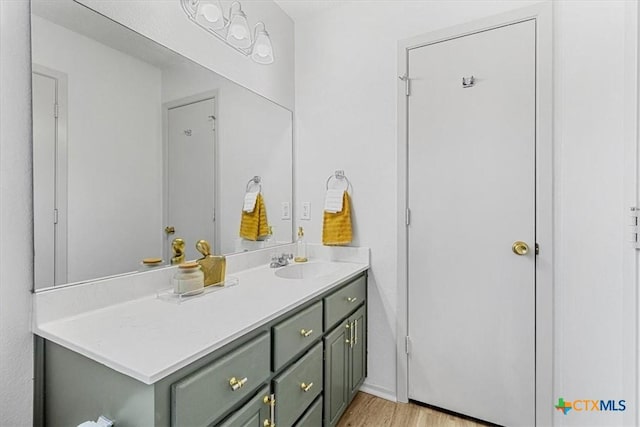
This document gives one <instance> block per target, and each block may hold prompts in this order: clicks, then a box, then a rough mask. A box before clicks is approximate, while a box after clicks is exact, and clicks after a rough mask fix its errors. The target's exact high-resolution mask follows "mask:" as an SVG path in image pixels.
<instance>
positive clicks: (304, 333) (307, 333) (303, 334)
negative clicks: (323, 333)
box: [300, 329, 313, 337]
mask: <svg viewBox="0 0 640 427" xmlns="http://www.w3.org/2000/svg"><path fill="white" fill-rule="evenodd" d="M312 333H313V329H309V330H308V331H307V330H306V329H300V335H302V336H303V337H308V336H309V335H311V334H312Z"/></svg>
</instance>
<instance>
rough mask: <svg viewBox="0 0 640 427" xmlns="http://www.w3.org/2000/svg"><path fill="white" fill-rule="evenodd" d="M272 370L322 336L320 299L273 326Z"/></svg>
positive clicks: (275, 369)
mask: <svg viewBox="0 0 640 427" xmlns="http://www.w3.org/2000/svg"><path fill="white" fill-rule="evenodd" d="M271 333H272V336H273V371H274V372H276V371H277V370H278V369H280V368H281V367H282V366H284V365H285V364H286V363H287V362H288V361H289V360H291V358H292V357H293V356H295V355H296V354H298V353H300V352H301V351H302V350H304V349H305V348H308V347H309V346H310V345H311V344H312V343H313V341H314V340H315V339H316V338H317V337H320V336H322V301H318V302H317V303H315V304H314V305H312V306H311V307H309V308H307V309H305V310H302V311H301V312H300V313H298V314H296V315H294V316H292V317H290V318H289V319H287V320H285V321H283V322H280V323H278V324H277V325H276V326H274V327H273V329H272V331H271Z"/></svg>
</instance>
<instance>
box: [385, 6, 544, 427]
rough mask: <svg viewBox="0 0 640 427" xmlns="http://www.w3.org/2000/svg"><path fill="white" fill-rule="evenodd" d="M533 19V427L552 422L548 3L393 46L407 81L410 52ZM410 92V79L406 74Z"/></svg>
mask: <svg viewBox="0 0 640 427" xmlns="http://www.w3.org/2000/svg"><path fill="white" fill-rule="evenodd" d="M531 19H534V20H535V22H536V109H535V113H536V123H535V131H536V155H535V161H536V178H535V179H536V194H535V196H536V224H535V226H536V240H537V241H536V243H537V244H539V246H540V254H539V255H538V256H537V259H536V267H535V275H536V292H535V306H536V308H535V319H536V321H535V322H536V325H535V328H536V332H535V340H536V345H535V353H536V354H535V372H536V379H535V414H536V424H537V425H551V424H552V420H553V406H552V405H551V404H550V402H552V401H553V134H552V120H553V109H552V105H553V104H552V101H553V87H552V78H553V74H552V62H553V58H552V5H551V2H544V3H540V4H536V5H534V6H530V7H526V8H522V9H518V10H514V11H511V12H507V13H504V14H500V15H496V16H492V17H488V18H485V19H481V20H477V21H474V22H470V23H468V24H463V25H458V26H454V27H451V28H447V29H443V30H439V31H435V32H431V33H427V34H424V35H421V36H417V37H414V38H411V39H406V40H401V41H400V42H398V75H399V77H407V72H408V53H409V51H410V50H411V49H415V48H419V47H423V46H427V45H430V44H433V43H438V42H442V41H445V40H450V39H453V38H457V37H461V36H465V35H469V34H474V33H477V32H481V31H486V30H490V29H493V28H497V27H502V26H504V25H508V24H515V23H518V22H522V21H526V20H531ZM408 80H409V83H408V84H409V91H410V87H411V76H408ZM405 84H406V83H405V80H402V79H399V80H398V90H397V93H398V98H397V99H398V144H397V159H398V165H397V168H398V203H397V208H398V210H397V214H398V224H397V227H398V229H397V231H398V234H397V235H398V258H397V265H398V282H397V283H398V294H397V297H398V298H397V313H398V316H397V324H396V331H397V341H396V356H397V365H396V393H397V399H398V401H400V402H407V401H408V360H407V341H406V337H407V333H408V300H407V295H408V264H407V259H408V227H407V208H408V205H407V191H408V173H407V172H408V169H407V163H408V157H407V154H408V150H407V148H408V135H407V124H408V111H407V108H408V98H407V95H406V92H405V90H406V86H405Z"/></svg>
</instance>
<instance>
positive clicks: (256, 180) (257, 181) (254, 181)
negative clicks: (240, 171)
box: [246, 175, 262, 192]
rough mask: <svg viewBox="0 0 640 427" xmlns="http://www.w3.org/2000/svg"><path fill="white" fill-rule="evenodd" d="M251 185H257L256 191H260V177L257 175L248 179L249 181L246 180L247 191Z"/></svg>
mask: <svg viewBox="0 0 640 427" xmlns="http://www.w3.org/2000/svg"><path fill="white" fill-rule="evenodd" d="M252 185H257V186H258V191H259V192H262V178H260V177H259V176H258V175H256V176H254V177H253V178H251V179H250V180H249V182H247V190H246V191H247V192H248V191H249V188H250V187H251V186H252Z"/></svg>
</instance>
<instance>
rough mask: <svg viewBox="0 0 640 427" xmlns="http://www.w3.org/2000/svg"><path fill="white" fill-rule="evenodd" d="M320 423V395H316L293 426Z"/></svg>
mask: <svg viewBox="0 0 640 427" xmlns="http://www.w3.org/2000/svg"><path fill="white" fill-rule="evenodd" d="M321 425H322V396H320V397H318V398H317V399H316V401H315V402H314V403H313V405H311V407H310V408H309V409H307V412H305V413H304V415H303V416H302V418H300V419H299V420H298V422H297V423H295V425H294V427H318V426H321Z"/></svg>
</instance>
